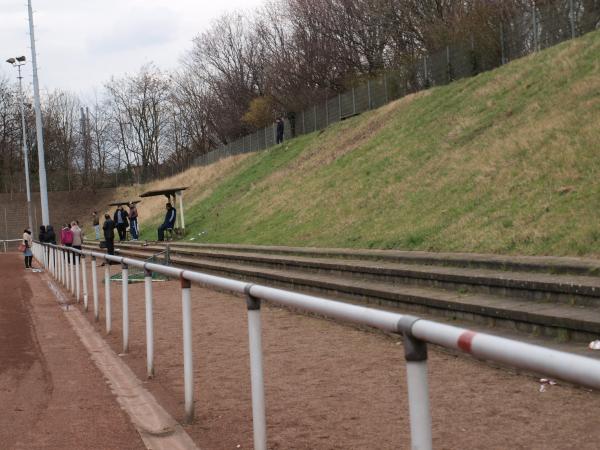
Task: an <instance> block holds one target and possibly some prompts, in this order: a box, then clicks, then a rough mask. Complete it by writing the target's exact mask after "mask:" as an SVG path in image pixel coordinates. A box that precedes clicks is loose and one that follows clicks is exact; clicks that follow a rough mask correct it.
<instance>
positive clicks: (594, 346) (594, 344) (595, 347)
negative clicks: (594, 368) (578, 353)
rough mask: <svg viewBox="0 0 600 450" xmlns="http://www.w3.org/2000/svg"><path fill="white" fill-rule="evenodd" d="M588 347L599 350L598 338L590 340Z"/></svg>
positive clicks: (599, 341) (599, 342)
mask: <svg viewBox="0 0 600 450" xmlns="http://www.w3.org/2000/svg"><path fill="white" fill-rule="evenodd" d="M588 347H589V348H590V350H600V340H598V341H592V342H590V345H588Z"/></svg>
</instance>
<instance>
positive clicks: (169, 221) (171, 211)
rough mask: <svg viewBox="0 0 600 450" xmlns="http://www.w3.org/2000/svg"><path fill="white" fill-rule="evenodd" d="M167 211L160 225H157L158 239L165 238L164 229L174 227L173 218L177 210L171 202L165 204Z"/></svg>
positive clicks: (162, 239)
mask: <svg viewBox="0 0 600 450" xmlns="http://www.w3.org/2000/svg"><path fill="white" fill-rule="evenodd" d="M165 207H166V208H167V213H166V214H165V220H164V222H163V223H162V225H161V226H160V227H158V240H159V241H164V240H165V230H172V229H173V228H175V219H176V218H177V210H176V209H175V208H173V205H171V203H167V204H166V205H165Z"/></svg>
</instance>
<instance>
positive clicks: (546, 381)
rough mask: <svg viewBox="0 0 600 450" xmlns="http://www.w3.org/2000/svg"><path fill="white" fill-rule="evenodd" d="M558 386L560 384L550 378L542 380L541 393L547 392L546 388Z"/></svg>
mask: <svg viewBox="0 0 600 450" xmlns="http://www.w3.org/2000/svg"><path fill="white" fill-rule="evenodd" d="M556 384H558V383H557V382H556V381H554V380H551V379H550V378H540V392H546V389H547V388H546V386H555V385H556Z"/></svg>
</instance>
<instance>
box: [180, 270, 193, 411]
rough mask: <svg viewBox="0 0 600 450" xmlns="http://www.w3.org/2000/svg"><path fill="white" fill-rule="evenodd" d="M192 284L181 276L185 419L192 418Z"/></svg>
mask: <svg viewBox="0 0 600 450" xmlns="http://www.w3.org/2000/svg"><path fill="white" fill-rule="evenodd" d="M191 287H192V284H191V283H190V281H189V280H186V279H185V278H183V277H182V278H181V312H182V319H183V384H184V397H185V420H186V422H187V423H191V422H192V421H193V420H194V361H193V354H192V300H191V292H190V291H191Z"/></svg>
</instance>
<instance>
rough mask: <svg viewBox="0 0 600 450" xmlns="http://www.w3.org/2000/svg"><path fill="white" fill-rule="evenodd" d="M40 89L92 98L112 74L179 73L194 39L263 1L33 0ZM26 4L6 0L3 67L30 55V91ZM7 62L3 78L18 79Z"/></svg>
mask: <svg viewBox="0 0 600 450" xmlns="http://www.w3.org/2000/svg"><path fill="white" fill-rule="evenodd" d="M32 1H33V9H34V23H35V36H36V50H37V54H38V74H39V78H40V88H41V89H43V90H47V89H50V90H52V89H55V88H62V89H69V90H72V91H75V92H76V93H78V94H83V95H85V96H88V95H90V94H91V93H92V92H93V90H94V88H100V87H101V86H102V85H103V84H104V83H105V82H106V81H108V80H109V79H110V77H111V75H115V76H119V75H122V74H123V73H126V72H129V73H132V72H135V71H136V70H138V69H139V68H140V67H141V66H142V65H143V64H144V63H146V62H149V61H154V62H155V63H156V64H157V65H158V66H159V67H160V68H161V69H172V68H174V67H176V66H177V64H178V61H179V60H180V58H181V57H182V55H183V54H184V52H185V51H186V50H189V49H190V48H191V40H192V38H193V37H194V36H195V35H197V34H198V33H199V32H201V31H203V30H205V29H206V28H207V27H208V26H209V25H210V23H211V21H212V20H214V19H215V18H216V17H218V16H219V15H221V14H222V13H224V12H227V11H235V10H242V11H244V10H251V9H253V8H255V7H256V6H258V5H260V4H262V3H263V0H32ZM27 20H28V16H27V1H26V0H0V61H5V60H6V59H7V58H9V57H11V56H20V55H25V56H26V57H27V65H26V69H25V70H26V72H25V80H24V81H25V82H26V83H27V84H28V85H31V68H30V60H31V50H30V45H29V28H28V21H27ZM14 72H15V69H13V68H11V67H10V65H9V64H8V63H2V64H1V66H0V76H1V75H5V76H10V77H15V76H16V74H15V73H14Z"/></svg>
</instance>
